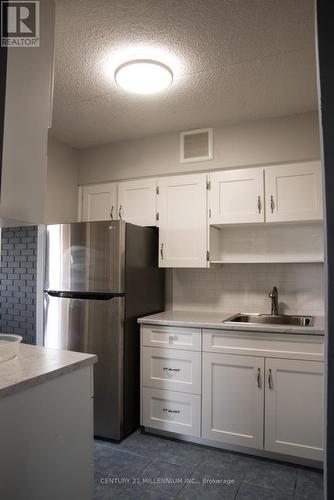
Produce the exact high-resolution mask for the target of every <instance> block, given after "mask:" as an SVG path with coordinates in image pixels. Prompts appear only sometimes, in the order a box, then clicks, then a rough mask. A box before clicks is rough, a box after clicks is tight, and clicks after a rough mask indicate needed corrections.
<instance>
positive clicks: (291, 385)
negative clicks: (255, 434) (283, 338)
mask: <svg viewBox="0 0 334 500" xmlns="http://www.w3.org/2000/svg"><path fill="white" fill-rule="evenodd" d="M265 364H266V397H265V422H266V425H265V449H266V450H268V451H273V452H276V453H281V454H286V455H294V456H298V457H304V458H311V459H313V460H322V459H323V418H324V416H323V406H324V376H323V373H324V364H323V363H322V362H316V361H304V360H291V359H268V358H266V360H265Z"/></svg>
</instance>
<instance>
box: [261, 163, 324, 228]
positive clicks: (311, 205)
mask: <svg viewBox="0 0 334 500" xmlns="http://www.w3.org/2000/svg"><path fill="white" fill-rule="evenodd" d="M265 180H266V220H267V222H289V221H307V220H317V219H322V217H323V213H322V172H321V164H320V161H311V162H305V163H291V164H289V165H278V166H273V167H269V168H266V170H265Z"/></svg>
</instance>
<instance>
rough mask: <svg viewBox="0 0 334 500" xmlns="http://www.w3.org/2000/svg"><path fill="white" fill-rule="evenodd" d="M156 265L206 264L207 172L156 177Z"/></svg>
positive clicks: (205, 265)
mask: <svg viewBox="0 0 334 500" xmlns="http://www.w3.org/2000/svg"><path fill="white" fill-rule="evenodd" d="M157 205H158V214H159V265H160V267H207V266H208V262H207V176H206V174H192V175H179V176H173V177H162V178H161V179H159V195H158V197H157Z"/></svg>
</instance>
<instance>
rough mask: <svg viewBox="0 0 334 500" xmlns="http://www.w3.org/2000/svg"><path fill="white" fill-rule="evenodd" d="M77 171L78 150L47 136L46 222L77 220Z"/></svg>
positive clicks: (55, 222)
mask: <svg viewBox="0 0 334 500" xmlns="http://www.w3.org/2000/svg"><path fill="white" fill-rule="evenodd" d="M78 171H79V165H78V151H77V150H76V149H74V148H71V147H70V146H67V144H64V143H62V142H60V141H57V140H56V139H54V138H50V137H49V140H48V174H47V197H46V207H45V222H46V224H57V223H61V222H63V223H66V222H73V221H76V220H77V217H78Z"/></svg>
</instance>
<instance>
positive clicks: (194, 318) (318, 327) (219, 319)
mask: <svg viewBox="0 0 334 500" xmlns="http://www.w3.org/2000/svg"><path fill="white" fill-rule="evenodd" d="M234 314H236V313H235V312H234V313H227V312H221V313H217V312H213V313H209V312H203V313H200V312H197V311H164V312H161V313H157V314H153V315H150V316H144V317H142V318H139V319H138V323H140V324H147V325H162V326H179V327H190V328H207V329H215V330H229V331H245V332H247V331H249V332H259V333H261V332H262V333H263V332H265V333H284V334H294V335H316V336H323V335H324V333H325V332H324V318H323V317H322V316H314V326H310V327H301V326H285V325H242V324H240V323H239V324H231V323H224V321H226V320H227V319H228V318H230V317H232V316H233V315H234Z"/></svg>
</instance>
